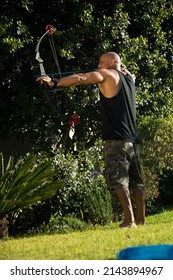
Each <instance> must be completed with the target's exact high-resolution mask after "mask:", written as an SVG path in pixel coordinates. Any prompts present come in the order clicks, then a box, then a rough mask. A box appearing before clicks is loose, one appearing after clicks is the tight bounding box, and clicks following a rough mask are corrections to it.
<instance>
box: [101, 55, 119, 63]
mask: <svg viewBox="0 0 173 280" xmlns="http://www.w3.org/2000/svg"><path fill="white" fill-rule="evenodd" d="M103 55H105V56H108V57H109V58H110V59H113V60H115V61H116V62H117V63H121V59H120V56H119V55H118V54H117V53H115V52H106V53H104V54H103Z"/></svg>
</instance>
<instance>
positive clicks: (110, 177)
mask: <svg viewBox="0 0 173 280" xmlns="http://www.w3.org/2000/svg"><path fill="white" fill-rule="evenodd" d="M104 161H105V170H104V176H105V179H106V182H107V185H108V187H109V188H110V189H115V188H120V187H124V188H129V189H137V190H143V189H144V183H143V175H142V167H141V164H140V155H139V145H138V144H133V143H131V142H123V141H116V140H108V141H106V142H105V148H104Z"/></svg>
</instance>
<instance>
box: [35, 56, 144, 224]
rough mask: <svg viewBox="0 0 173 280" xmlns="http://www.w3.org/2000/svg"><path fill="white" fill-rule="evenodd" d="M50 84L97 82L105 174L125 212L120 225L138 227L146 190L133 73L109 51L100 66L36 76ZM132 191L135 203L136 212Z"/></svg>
mask: <svg viewBox="0 0 173 280" xmlns="http://www.w3.org/2000/svg"><path fill="white" fill-rule="evenodd" d="M37 81H39V82H41V83H47V84H48V85H49V86H50V87H69V86H78V85H88V84H97V85H98V87H99V90H100V101H101V110H102V121H103V140H104V141H105V155H104V160H105V178H106V182H107V184H108V187H109V188H110V190H114V191H115V192H116V195H117V197H118V199H119V201H120V203H121V206H122V209H123V212H124V221H123V223H122V224H121V225H120V227H136V226H137V225H139V224H144V223H145V191H144V187H143V179H142V171H141V165H140V156H139V138H138V135H137V132H136V109H135V84H134V80H133V77H132V75H131V74H130V72H128V71H127V70H126V69H125V68H122V66H121V59H120V57H119V55H118V54H117V53H114V52H107V53H105V54H103V55H102V56H101V57H100V60H99V65H98V70H96V71H93V72H88V73H83V74H74V75H70V76H67V77H64V78H61V79H60V80H58V81H57V82H54V81H53V80H52V79H51V78H50V77H48V76H42V77H39V78H37ZM130 191H133V195H134V199H135V203H136V211H137V213H136V216H134V212H133V208H132V203H131V198H130Z"/></svg>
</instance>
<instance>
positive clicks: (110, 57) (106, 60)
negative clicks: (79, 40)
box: [98, 52, 121, 70]
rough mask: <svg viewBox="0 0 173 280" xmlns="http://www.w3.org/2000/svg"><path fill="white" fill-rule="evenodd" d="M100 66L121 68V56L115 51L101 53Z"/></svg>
mask: <svg viewBox="0 0 173 280" xmlns="http://www.w3.org/2000/svg"><path fill="white" fill-rule="evenodd" d="M98 67H99V68H107V69H111V68H112V69H119V70H120V69H121V59H120V56H119V55H118V54H117V53H115V52H106V53H104V54H102V55H101V57H100V60H99V66H98Z"/></svg>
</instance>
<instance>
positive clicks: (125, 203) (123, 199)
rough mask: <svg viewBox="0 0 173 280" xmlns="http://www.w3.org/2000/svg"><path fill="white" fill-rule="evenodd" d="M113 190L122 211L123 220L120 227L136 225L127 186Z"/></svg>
mask: <svg viewBox="0 0 173 280" xmlns="http://www.w3.org/2000/svg"><path fill="white" fill-rule="evenodd" d="M115 192H116V195H117V197H118V199H119V201H120V204H121V206H122V208H123V212H124V222H123V223H122V224H121V225H120V227H136V223H135V218H134V214H133V208H132V203H131V199H130V192H129V190H128V189H127V188H116V189H115Z"/></svg>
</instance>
